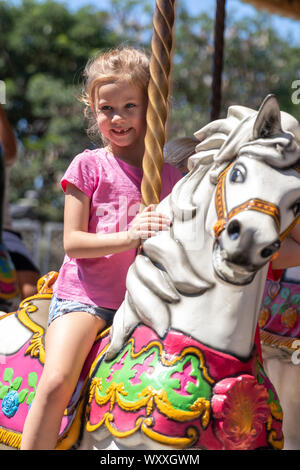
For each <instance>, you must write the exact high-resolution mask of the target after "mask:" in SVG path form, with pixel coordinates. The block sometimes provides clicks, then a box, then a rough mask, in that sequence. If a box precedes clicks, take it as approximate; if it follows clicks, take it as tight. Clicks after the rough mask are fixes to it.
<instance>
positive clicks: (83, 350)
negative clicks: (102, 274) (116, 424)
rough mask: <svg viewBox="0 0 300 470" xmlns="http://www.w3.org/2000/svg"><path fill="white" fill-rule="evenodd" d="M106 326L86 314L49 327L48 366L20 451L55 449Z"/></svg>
mask: <svg viewBox="0 0 300 470" xmlns="http://www.w3.org/2000/svg"><path fill="white" fill-rule="evenodd" d="M105 324H106V323H105V320H102V319H101V318H99V317H96V316H94V315H90V314H89V313H86V312H72V313H68V314H67V315H63V316H61V317H59V318H57V319H56V320H54V321H53V322H52V323H51V324H50V326H49V328H48V331H47V334H46V360H45V366H44V370H43V374H42V377H41V379H40V382H39V384H38V387H37V393H36V396H35V398H34V400H33V402H32V405H31V408H30V411H29V413H28V417H27V419H26V422H25V426H24V430H23V436H22V444H21V449H24V450H25V449H43V450H45V449H55V447H56V443H57V438H58V433H59V429H60V425H61V420H62V417H63V413H64V410H65V408H66V406H67V404H68V402H69V400H70V398H71V396H72V393H73V391H74V389H75V387H76V384H77V381H78V378H79V375H80V372H81V370H82V367H83V364H84V361H85V359H86V357H87V355H88V353H89V351H90V349H91V347H92V345H93V343H94V341H95V338H96V336H97V333H98V332H99V331H100V330H101V329H103V328H104V327H105Z"/></svg>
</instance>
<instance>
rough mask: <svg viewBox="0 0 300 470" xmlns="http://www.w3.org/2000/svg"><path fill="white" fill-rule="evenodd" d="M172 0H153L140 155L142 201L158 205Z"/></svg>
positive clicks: (168, 67)
mask: <svg viewBox="0 0 300 470" xmlns="http://www.w3.org/2000/svg"><path fill="white" fill-rule="evenodd" d="M174 19H175V0H156V8H155V12H154V16H153V36H152V55H151V59H150V81H149V86H148V99H149V101H148V108H147V116H146V120H147V131H146V136H145V153H144V157H143V171H144V174H143V180H142V185H141V191H142V203H143V204H144V205H145V206H148V205H149V204H158V203H159V200H160V192H161V171H162V167H163V162H164V157H163V147H164V144H165V125H166V121H167V115H168V95H169V82H170V70H171V56H172V48H173V25H174Z"/></svg>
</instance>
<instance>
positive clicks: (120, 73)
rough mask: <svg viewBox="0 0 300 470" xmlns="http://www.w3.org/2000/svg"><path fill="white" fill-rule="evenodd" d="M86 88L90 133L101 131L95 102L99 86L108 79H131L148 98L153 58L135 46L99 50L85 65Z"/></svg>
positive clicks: (86, 112)
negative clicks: (96, 115) (105, 50)
mask: <svg viewBox="0 0 300 470" xmlns="http://www.w3.org/2000/svg"><path fill="white" fill-rule="evenodd" d="M83 77H84V83H83V90H82V94H81V97H80V100H81V101H82V102H83V103H84V105H85V110H84V114H85V117H86V118H88V119H89V121H90V126H89V128H88V129H87V133H88V135H89V136H90V137H93V136H95V135H96V134H98V132H99V131H98V126H97V123H96V119H95V104H96V101H97V94H98V90H99V87H100V86H101V85H103V84H105V83H107V82H118V81H124V80H125V81H127V82H128V83H130V84H134V85H137V86H139V87H140V88H141V90H142V92H143V93H144V94H145V98H147V92H148V84H149V80H150V71H149V58H148V56H147V55H146V53H145V52H143V51H141V50H138V49H135V48H133V47H119V48H116V49H111V50H109V51H107V52H104V53H100V54H97V55H96V56H95V57H93V58H92V59H90V60H89V61H88V63H87V65H86V67H85V70H84V73H83Z"/></svg>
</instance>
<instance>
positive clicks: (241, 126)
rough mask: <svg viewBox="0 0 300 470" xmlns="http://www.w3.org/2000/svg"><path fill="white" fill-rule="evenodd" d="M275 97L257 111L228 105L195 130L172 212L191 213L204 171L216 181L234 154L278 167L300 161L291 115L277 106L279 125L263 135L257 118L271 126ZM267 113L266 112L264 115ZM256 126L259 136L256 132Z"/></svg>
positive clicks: (298, 132)
mask: <svg viewBox="0 0 300 470" xmlns="http://www.w3.org/2000/svg"><path fill="white" fill-rule="evenodd" d="M274 100H275V101H276V99H275V98H274ZM274 100H272V98H271V100H270V99H269V97H267V98H266V99H265V101H264V102H263V104H262V106H261V108H260V110H259V111H254V110H253V109H250V108H247V107H245V106H230V107H229V109H228V113H227V117H226V118H224V119H218V120H215V121H213V122H211V123H209V124H207V125H206V126H204V127H203V128H201V129H200V130H198V131H197V132H195V134H194V135H195V137H196V139H197V140H198V141H199V143H198V144H197V145H195V153H194V155H192V156H191V157H189V159H188V169H189V170H190V171H189V173H188V174H187V175H186V176H185V177H184V178H183V179H182V180H181V181H180V182H179V183H177V185H176V186H175V188H174V190H173V192H172V196H171V197H172V202H173V209H174V210H175V215H176V212H178V211H179V213H180V214H179V213H178V216H180V217H182V211H184V213H185V217H186V216H187V214H188V213H190V214H192V213H194V212H195V205H194V204H193V194H194V192H195V190H196V188H197V187H198V185H199V183H200V182H201V180H202V179H203V177H204V176H205V174H206V173H207V172H208V171H209V172H210V181H211V182H212V183H213V184H216V182H217V178H218V175H219V174H220V173H221V171H222V170H223V169H224V168H225V166H227V165H228V163H229V162H231V161H232V160H233V159H234V158H236V157H237V156H241V155H247V156H249V157H251V158H257V159H260V160H263V161H265V162H266V163H268V164H270V165H271V166H274V167H277V168H288V167H291V166H292V165H294V164H295V163H296V162H297V161H298V160H300V125H299V123H298V121H297V120H296V119H295V118H294V117H292V116H291V115H290V114H288V113H285V112H283V111H281V112H280V110H279V107H278V114H279V124H278V123H277V127H276V126H275V129H273V132H272V133H270V134H267V133H266V135H265V136H264V134H263V129H262V123H261V122H260V121H262V120H263V119H267V118H268V119H269V120H270V123H271V125H273V123H272V120H273V121H275V118H274V116H273V115H272V114H271V113H272V112H274V113H275V112H276V111H277V109H275V111H274ZM270 101H271V104H270V105H269V103H270ZM276 103H277V101H276ZM268 105H269V108H270V106H273V108H272V109H271V111H270V109H267V110H266V108H267V107H268ZM277 106H278V105H277ZM266 112H267V113H269V114H268V116H267V117H266V116H265V115H264V114H266ZM275 117H276V116H275ZM277 118H278V116H277ZM258 126H260V127H261V129H260V131H261V135H256V133H257V131H256V127H258ZM266 132H267V130H266ZM182 150H183V149H181V151H182ZM187 182H188V184H186V183H187Z"/></svg>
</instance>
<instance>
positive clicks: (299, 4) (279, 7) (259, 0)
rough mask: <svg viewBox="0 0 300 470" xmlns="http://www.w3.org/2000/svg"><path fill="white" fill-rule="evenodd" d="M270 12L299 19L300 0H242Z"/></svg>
mask: <svg viewBox="0 0 300 470" xmlns="http://www.w3.org/2000/svg"><path fill="white" fill-rule="evenodd" d="M243 1H244V2H245V3H251V4H252V5H253V6H255V7H257V8H263V9H264V10H267V11H268V12H270V13H276V14H277V15H282V16H289V17H290V18H294V19H300V0H243Z"/></svg>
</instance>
